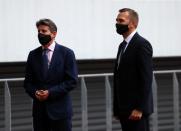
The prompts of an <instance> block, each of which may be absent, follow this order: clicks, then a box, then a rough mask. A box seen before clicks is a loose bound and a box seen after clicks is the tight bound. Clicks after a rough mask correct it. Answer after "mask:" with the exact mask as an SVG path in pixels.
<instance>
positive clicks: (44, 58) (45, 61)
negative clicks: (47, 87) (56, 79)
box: [42, 49, 49, 79]
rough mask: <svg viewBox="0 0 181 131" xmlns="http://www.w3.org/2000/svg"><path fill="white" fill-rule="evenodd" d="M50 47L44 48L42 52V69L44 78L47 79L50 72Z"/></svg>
mask: <svg viewBox="0 0 181 131" xmlns="http://www.w3.org/2000/svg"><path fill="white" fill-rule="evenodd" d="M48 51H49V50H48V49H43V53H42V64H43V66H42V69H43V78H44V79H46V77H47V73H48Z"/></svg>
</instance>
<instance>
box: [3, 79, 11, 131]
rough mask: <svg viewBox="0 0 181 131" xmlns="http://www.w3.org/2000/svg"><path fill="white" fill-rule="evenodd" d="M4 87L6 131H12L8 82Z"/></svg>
mask: <svg viewBox="0 0 181 131" xmlns="http://www.w3.org/2000/svg"><path fill="white" fill-rule="evenodd" d="M4 87H5V88H4V98H5V99H4V102H5V106H4V110H5V131H11V94H10V90H9V86H8V82H7V81H5V84H4Z"/></svg>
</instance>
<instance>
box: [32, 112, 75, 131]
mask: <svg viewBox="0 0 181 131" xmlns="http://www.w3.org/2000/svg"><path fill="white" fill-rule="evenodd" d="M71 122H72V121H71V119H70V118H67V119H60V120H51V119H50V118H49V117H48V115H47V113H46V112H41V115H38V116H34V117H33V128H34V131H72V123H71Z"/></svg>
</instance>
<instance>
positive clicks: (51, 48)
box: [42, 41, 55, 67]
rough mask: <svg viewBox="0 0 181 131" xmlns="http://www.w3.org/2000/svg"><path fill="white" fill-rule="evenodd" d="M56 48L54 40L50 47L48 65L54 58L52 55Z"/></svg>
mask: <svg viewBox="0 0 181 131" xmlns="http://www.w3.org/2000/svg"><path fill="white" fill-rule="evenodd" d="M42 48H43V49H44V47H42ZM54 49H55V41H53V43H52V44H51V45H50V46H49V47H48V53H47V55H48V67H49V65H50V62H51V60H52V56H53V52H54Z"/></svg>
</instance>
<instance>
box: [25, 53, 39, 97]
mask: <svg viewBox="0 0 181 131" xmlns="http://www.w3.org/2000/svg"><path fill="white" fill-rule="evenodd" d="M24 88H25V91H26V92H27V93H28V95H29V96H30V97H32V98H33V99H36V97H35V92H36V88H35V84H33V71H32V53H31V52H30V53H29V55H28V59H27V63H26V71H25V80H24Z"/></svg>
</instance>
